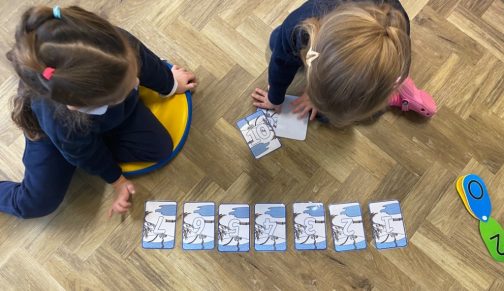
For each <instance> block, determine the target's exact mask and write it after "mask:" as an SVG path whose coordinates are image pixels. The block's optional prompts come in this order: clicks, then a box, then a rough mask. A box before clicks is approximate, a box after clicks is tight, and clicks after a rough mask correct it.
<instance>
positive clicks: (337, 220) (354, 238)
mask: <svg viewBox="0 0 504 291" xmlns="http://www.w3.org/2000/svg"><path fill="white" fill-rule="evenodd" d="M329 215H330V217H331V229H332V236H333V240H334V249H335V250H336V251H337V252H344V251H354V250H362V249H365V248H366V237H365V235H364V224H363V222H362V212H361V209H360V205H359V203H345V204H332V205H329Z"/></svg>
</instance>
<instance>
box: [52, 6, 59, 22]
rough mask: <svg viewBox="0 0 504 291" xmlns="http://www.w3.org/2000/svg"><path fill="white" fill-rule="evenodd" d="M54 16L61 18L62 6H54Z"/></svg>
mask: <svg viewBox="0 0 504 291" xmlns="http://www.w3.org/2000/svg"><path fill="white" fill-rule="evenodd" d="M52 13H53V16H54V18H56V19H61V8H60V7H59V6H54V7H53V9H52Z"/></svg>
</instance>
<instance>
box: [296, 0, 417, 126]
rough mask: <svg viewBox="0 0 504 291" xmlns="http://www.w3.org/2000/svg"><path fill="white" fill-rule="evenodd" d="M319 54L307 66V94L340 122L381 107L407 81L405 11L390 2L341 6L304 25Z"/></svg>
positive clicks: (408, 59) (408, 53) (408, 58)
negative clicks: (395, 7)
mask: <svg viewBox="0 0 504 291" xmlns="http://www.w3.org/2000/svg"><path fill="white" fill-rule="evenodd" d="M301 27H302V28H303V29H304V31H306V32H307V33H308V35H309V37H310V41H309V47H311V48H312V49H313V51H316V52H318V53H319V56H318V58H316V59H314V60H312V61H311V64H306V52H307V51H308V48H309V47H308V48H307V49H306V50H305V51H303V52H302V53H301V55H302V58H303V60H304V61H305V64H306V67H307V68H306V74H307V83H308V85H307V92H306V93H307V94H308V96H309V97H310V100H311V101H312V102H313V104H314V106H315V107H316V108H317V109H318V110H319V111H320V112H321V113H322V114H324V115H326V116H327V117H329V119H330V120H331V123H333V124H334V125H336V126H346V125H349V124H351V123H352V122H354V121H358V120H362V119H365V118H367V117H369V116H371V115H372V114H373V113H375V112H377V111H379V110H381V109H383V108H384V107H385V106H386V103H387V102H386V101H387V100H388V98H389V97H390V95H391V94H392V93H393V92H394V91H395V90H396V89H397V88H398V86H399V85H400V84H401V83H402V82H403V81H404V80H405V79H406V77H407V76H408V72H409V67H410V64H411V45H410V38H409V36H408V34H407V22H406V19H405V17H404V15H403V14H402V13H401V12H400V11H399V10H397V9H394V8H393V7H392V6H390V5H388V4H380V5H377V4H374V3H371V2H361V3H347V4H342V5H340V6H338V7H337V8H336V9H335V10H334V11H333V12H331V13H329V14H327V15H326V16H324V17H323V18H322V19H315V18H312V19H308V20H307V21H305V22H304V23H303V24H302V26H301Z"/></svg>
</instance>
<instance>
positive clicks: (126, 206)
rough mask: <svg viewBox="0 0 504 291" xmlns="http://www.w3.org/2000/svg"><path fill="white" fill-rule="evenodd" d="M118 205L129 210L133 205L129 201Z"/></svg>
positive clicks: (120, 202)
mask: <svg viewBox="0 0 504 291" xmlns="http://www.w3.org/2000/svg"><path fill="white" fill-rule="evenodd" d="M117 204H118V205H119V206H121V207H123V208H129V207H130V206H131V203H130V202H128V201H119V202H117Z"/></svg>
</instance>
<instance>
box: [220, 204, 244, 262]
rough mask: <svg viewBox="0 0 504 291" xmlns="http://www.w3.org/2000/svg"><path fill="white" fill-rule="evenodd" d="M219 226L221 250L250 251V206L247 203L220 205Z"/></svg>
mask: <svg viewBox="0 0 504 291" xmlns="http://www.w3.org/2000/svg"><path fill="white" fill-rule="evenodd" d="M218 223H219V224H218V228H217V239H218V249H219V251H220V252H248V251H249V249H250V207H249V206H248V205H247V204H221V205H219V220H218Z"/></svg>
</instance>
